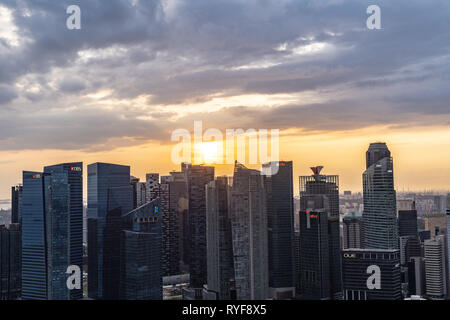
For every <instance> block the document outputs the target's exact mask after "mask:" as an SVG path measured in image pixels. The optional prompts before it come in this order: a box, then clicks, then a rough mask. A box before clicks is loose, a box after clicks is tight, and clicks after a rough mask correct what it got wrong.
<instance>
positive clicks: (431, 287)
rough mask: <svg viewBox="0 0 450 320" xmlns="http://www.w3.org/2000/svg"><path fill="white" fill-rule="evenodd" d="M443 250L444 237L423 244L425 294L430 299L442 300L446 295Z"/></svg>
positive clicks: (444, 254)
mask: <svg viewBox="0 0 450 320" xmlns="http://www.w3.org/2000/svg"><path fill="white" fill-rule="evenodd" d="M445 250H446V243H445V236H444V235H441V236H436V237H434V239H430V240H426V241H425V243H424V251H425V282H426V294H427V296H428V297H430V298H432V299H444V298H445V297H446V295H447V270H446V252H445Z"/></svg>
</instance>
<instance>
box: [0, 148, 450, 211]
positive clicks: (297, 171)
mask: <svg viewBox="0 0 450 320" xmlns="http://www.w3.org/2000/svg"><path fill="white" fill-rule="evenodd" d="M387 145H388V146H389V147H390V149H391V150H395V149H396V148H395V147H392V146H391V145H389V143H388V144H387ZM366 147H367V146H366ZM328 152H330V151H328ZM361 154H362V158H363V159H365V153H364V152H361ZM393 157H394V183H395V188H396V190H397V192H408V191H411V192H424V191H435V192H448V191H449V190H450V188H441V189H440V188H438V187H435V188H433V187H427V186H425V185H422V187H418V188H417V189H415V188H412V187H410V186H408V185H405V186H404V187H403V188H402V186H401V182H398V171H399V170H398V169H397V167H398V165H397V161H396V157H395V151H393ZM330 158H332V157H330ZM66 159H69V158H66ZM55 160H56V159H55ZM280 161H293V169H294V170H293V172H294V175H293V180H294V181H293V185H294V196H298V194H299V190H298V187H299V185H298V177H299V176H302V175H310V174H311V169H310V167H314V166H316V165H323V166H324V167H325V168H324V173H325V174H327V175H333V174H336V175H338V176H339V178H340V185H341V188H340V190H341V193H342V192H343V191H345V190H349V191H352V192H362V173H363V171H364V167H365V164H364V162H362V164H361V165H360V167H361V168H362V169H361V172H360V174H359V176H358V173H357V172H355V171H352V172H348V171H346V175H345V176H344V175H343V174H340V173H339V172H338V170H339V168H336V166H335V165H334V166H333V161H332V160H330V162H329V164H330V165H331V166H330V165H328V166H327V165H326V164H327V163H328V162H325V161H322V162H320V161H316V162H313V161H314V160H313V159H311V162H310V165H305V166H300V165H298V164H297V165H296V161H295V160H290V159H285V158H283V157H282V156H281V159H280ZM53 162H54V163H69V162H73V161H70V159H69V160H68V161H59V162H58V161H53ZM96 162H103V163H116V162H108V161H106V162H104V161H92V162H83V171H85V170H87V166H88V165H89V164H91V163H96ZM33 163H39V162H36V160H35V159H33ZM117 164H121V165H126V166H130V168H131V175H133V176H135V177H137V178H140V180H141V181H145V175H146V174H147V173H159V174H160V176H164V175H169V174H170V172H172V171H177V170H179V167H180V165H172V166H170V167H169V166H168V167H169V168H170V169H168V171H161V170H150V169H146V167H145V164H142V165H141V166H140V167H139V169H135V167H134V166H133V165H130V164H129V163H126V162H123V163H120V162H119V163H117ZM194 164H197V163H194ZM204 164H205V165H212V166H214V167H215V169H216V176H224V175H226V176H232V170H233V166H232V165H216V164H211V163H204ZM45 165H48V163H45V162H44V163H43V164H42V165H41V166H45ZM39 166H40V164H38V165H36V167H39ZM249 167H251V168H255V169H260V166H258V165H253V166H249ZM330 167H334V168H336V170H337V171H336V172H335V171H331V170H330V169H329V168H330ZM22 171H39V170H34V169H30V168H27V169H23V170H22ZM22 171H20V172H19V175H21V174H22ZM400 171H401V170H400ZM403 174H408V173H407V172H403ZM353 175H356V176H358V177H359V178H360V183H359V184H360V188H359V189H358V181H356V182H355V185H356V187H355V188H352V187H348V186H349V185H350V184H349V183H346V180H347V181H348V180H349V179H348V177H351V180H357V179H355V177H354V176H353ZM343 177H344V178H343ZM346 177H347V179H346ZM83 179H84V181H83V189H84V190H87V189H86V187H87V177H86V176H85V177H84V178H83ZM18 180H20V179H18ZM18 183H19V182H16V183H13V184H11V185H10V186H8V188H7V192H6V197H5V198H4V200H1V199H0V208H1V209H9V208H10V204H9V203H7V202H9V201H10V199H9V198H10V191H11V190H10V187H12V186H14V185H17V184H18ZM0 194H1V193H0ZM83 197H84V201H85V202H86V193H85V192H84V193H83Z"/></svg>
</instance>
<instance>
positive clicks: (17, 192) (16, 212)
mask: <svg viewBox="0 0 450 320" xmlns="http://www.w3.org/2000/svg"><path fill="white" fill-rule="evenodd" d="M21 198H22V186H21V185H18V186H14V187H12V188H11V223H21V219H22V217H21V215H20V200H21Z"/></svg>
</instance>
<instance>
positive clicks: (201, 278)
mask: <svg viewBox="0 0 450 320" xmlns="http://www.w3.org/2000/svg"><path fill="white" fill-rule="evenodd" d="M186 173H187V178H188V193H189V213H188V215H189V217H188V221H187V223H188V224H189V225H188V229H189V230H188V235H187V236H188V242H189V244H188V246H189V252H188V255H187V257H188V264H189V270H190V275H191V278H190V281H191V282H190V286H191V287H192V288H199V289H202V288H203V285H205V284H206V283H207V279H208V278H207V266H206V192H205V186H206V185H207V184H208V183H209V182H211V181H213V180H214V167H208V166H203V165H193V166H190V167H189V168H187V172H186Z"/></svg>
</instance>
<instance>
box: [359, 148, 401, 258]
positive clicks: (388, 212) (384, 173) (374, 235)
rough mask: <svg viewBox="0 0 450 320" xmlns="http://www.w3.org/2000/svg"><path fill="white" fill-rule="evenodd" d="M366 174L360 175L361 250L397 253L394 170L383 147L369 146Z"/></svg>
mask: <svg viewBox="0 0 450 320" xmlns="http://www.w3.org/2000/svg"><path fill="white" fill-rule="evenodd" d="M366 157H367V159H366V165H367V170H366V171H365V172H364V173H363V189H364V212H363V227H364V228H363V229H364V230H363V232H364V247H365V248H367V249H398V248H399V239H398V224H397V209H396V193H395V190H394V168H393V161H392V157H391V153H390V151H389V149H388V147H387V146H386V144H385V143H372V144H371V145H370V147H369V150H368V151H367V154H366Z"/></svg>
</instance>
